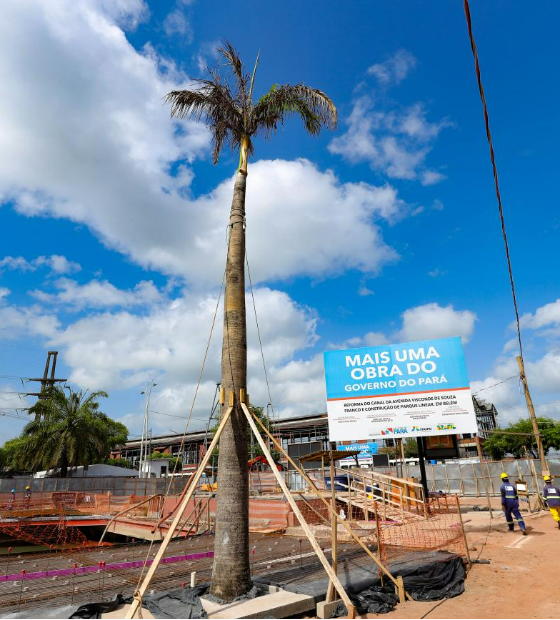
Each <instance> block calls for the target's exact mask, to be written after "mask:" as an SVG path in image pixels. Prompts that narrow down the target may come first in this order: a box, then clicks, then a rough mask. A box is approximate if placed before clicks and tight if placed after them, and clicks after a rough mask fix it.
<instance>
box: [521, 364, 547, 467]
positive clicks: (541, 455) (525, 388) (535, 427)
mask: <svg viewBox="0 0 560 620" xmlns="http://www.w3.org/2000/svg"><path fill="white" fill-rule="evenodd" d="M517 364H518V366H519V376H520V378H521V382H522V383H523V391H524V392H525V400H526V402H527V409H528V411H529V417H530V418H531V423H532V425H533V433H534V434H535V440H536V442H537V450H538V451H539V459H540V461H541V473H542V475H543V476H546V475H548V473H549V471H548V464H547V462H546V456H545V454H544V448H543V445H542V439H541V433H540V431H539V425H538V424H537V416H536V414H535V407H534V406H533V399H532V398H531V392H529V384H528V383H527V377H526V376H525V364H524V362H523V358H522V357H521V355H518V356H517Z"/></svg>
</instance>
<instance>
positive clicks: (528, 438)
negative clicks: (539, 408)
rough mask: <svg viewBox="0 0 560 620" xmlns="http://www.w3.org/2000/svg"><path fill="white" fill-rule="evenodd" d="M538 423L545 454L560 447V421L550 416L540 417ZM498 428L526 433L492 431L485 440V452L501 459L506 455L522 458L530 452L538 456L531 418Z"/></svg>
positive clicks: (495, 458) (496, 458) (535, 456)
mask: <svg viewBox="0 0 560 620" xmlns="http://www.w3.org/2000/svg"><path fill="white" fill-rule="evenodd" d="M537 424H538V427H539V431H540V434H541V439H542V442H543V448H544V451H545V454H546V453H548V451H549V450H550V449H560V423H559V422H555V421H554V420H551V419H550V418H544V417H539V418H537ZM496 430H503V431H507V432H508V433H525V435H508V434H502V433H491V435H490V437H489V438H488V439H486V441H485V442H484V452H486V453H487V454H489V455H490V456H491V457H492V458H493V459H494V460H497V461H499V460H500V459H503V458H504V457H505V456H508V455H511V456H514V457H515V458H520V457H523V456H525V455H526V454H527V453H529V454H530V455H531V456H533V457H534V458H538V456H539V454H538V450H537V444H536V442H535V437H534V435H533V434H532V433H533V425H532V423H531V420H529V419H524V420H519V422H515V423H512V424H510V425H509V426H507V427H506V428H501V427H500V428H498V429H496Z"/></svg>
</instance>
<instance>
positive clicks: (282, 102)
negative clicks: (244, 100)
mask: <svg viewBox="0 0 560 620" xmlns="http://www.w3.org/2000/svg"><path fill="white" fill-rule="evenodd" d="M292 114H298V115H299V116H300V117H301V119H302V121H303V124H304V127H305V129H306V131H308V132H309V133H310V134H311V135H318V134H319V133H320V132H321V129H322V127H323V126H325V127H327V128H328V129H335V128H336V124H337V111H336V107H335V105H334V103H333V102H332V101H331V99H330V98H329V97H328V96H327V95H326V94H325V93H324V92H322V91H320V90H318V89H316V88H311V87H310V86H306V85H305V84H296V85H295V86H291V85H290V84H283V85H282V86H277V85H273V86H272V88H271V89H270V90H269V91H268V93H266V94H265V95H263V96H262V97H261V98H260V100H259V101H258V102H257V103H256V104H255V106H254V109H253V111H252V115H251V121H252V128H254V132H255V133H258V132H259V131H262V130H264V131H265V133H266V134H268V135H270V133H272V132H274V131H276V129H277V128H278V124H279V123H280V124H283V123H284V118H285V117H286V116H289V115H292Z"/></svg>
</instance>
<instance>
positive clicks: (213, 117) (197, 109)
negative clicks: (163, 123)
mask: <svg viewBox="0 0 560 620" xmlns="http://www.w3.org/2000/svg"><path fill="white" fill-rule="evenodd" d="M211 77H212V79H211V80H196V84H198V88H197V89H196V90H174V91H171V92H170V93H168V95H167V96H166V98H165V100H166V102H167V103H170V104H171V116H172V117H177V118H185V117H187V116H189V117H191V118H193V119H194V120H197V121H200V120H203V121H204V122H205V124H206V125H207V127H208V128H209V129H210V132H211V134H212V142H213V153H212V159H213V161H214V163H217V162H218V158H219V155H220V151H221V150H222V147H223V144H224V141H225V140H226V138H228V137H229V138H230V139H231V142H232V147H233V148H238V147H239V142H240V140H241V136H242V135H243V128H244V119H243V113H242V110H241V109H240V107H239V106H238V105H236V102H235V100H234V97H233V95H232V93H231V90H230V88H229V86H228V84H227V83H225V82H222V81H221V78H220V76H219V74H218V73H217V72H214V71H212V72H211Z"/></svg>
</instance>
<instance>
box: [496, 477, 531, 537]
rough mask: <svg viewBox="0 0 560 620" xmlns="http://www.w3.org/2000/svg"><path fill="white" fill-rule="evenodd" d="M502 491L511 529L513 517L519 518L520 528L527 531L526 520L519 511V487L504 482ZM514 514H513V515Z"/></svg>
mask: <svg viewBox="0 0 560 620" xmlns="http://www.w3.org/2000/svg"><path fill="white" fill-rule="evenodd" d="M500 493H501V494H502V509H503V511H504V513H505V515H506V522H507V524H508V527H509V529H510V531H512V532H513V517H515V519H516V520H517V524H518V525H519V529H520V530H521V531H522V532H524V531H525V521H523V517H522V516H521V513H520V512H519V497H518V495H517V489H516V488H515V486H514V485H513V484H511V483H510V482H504V484H502V486H501V487H500ZM512 515H513V516H512Z"/></svg>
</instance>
